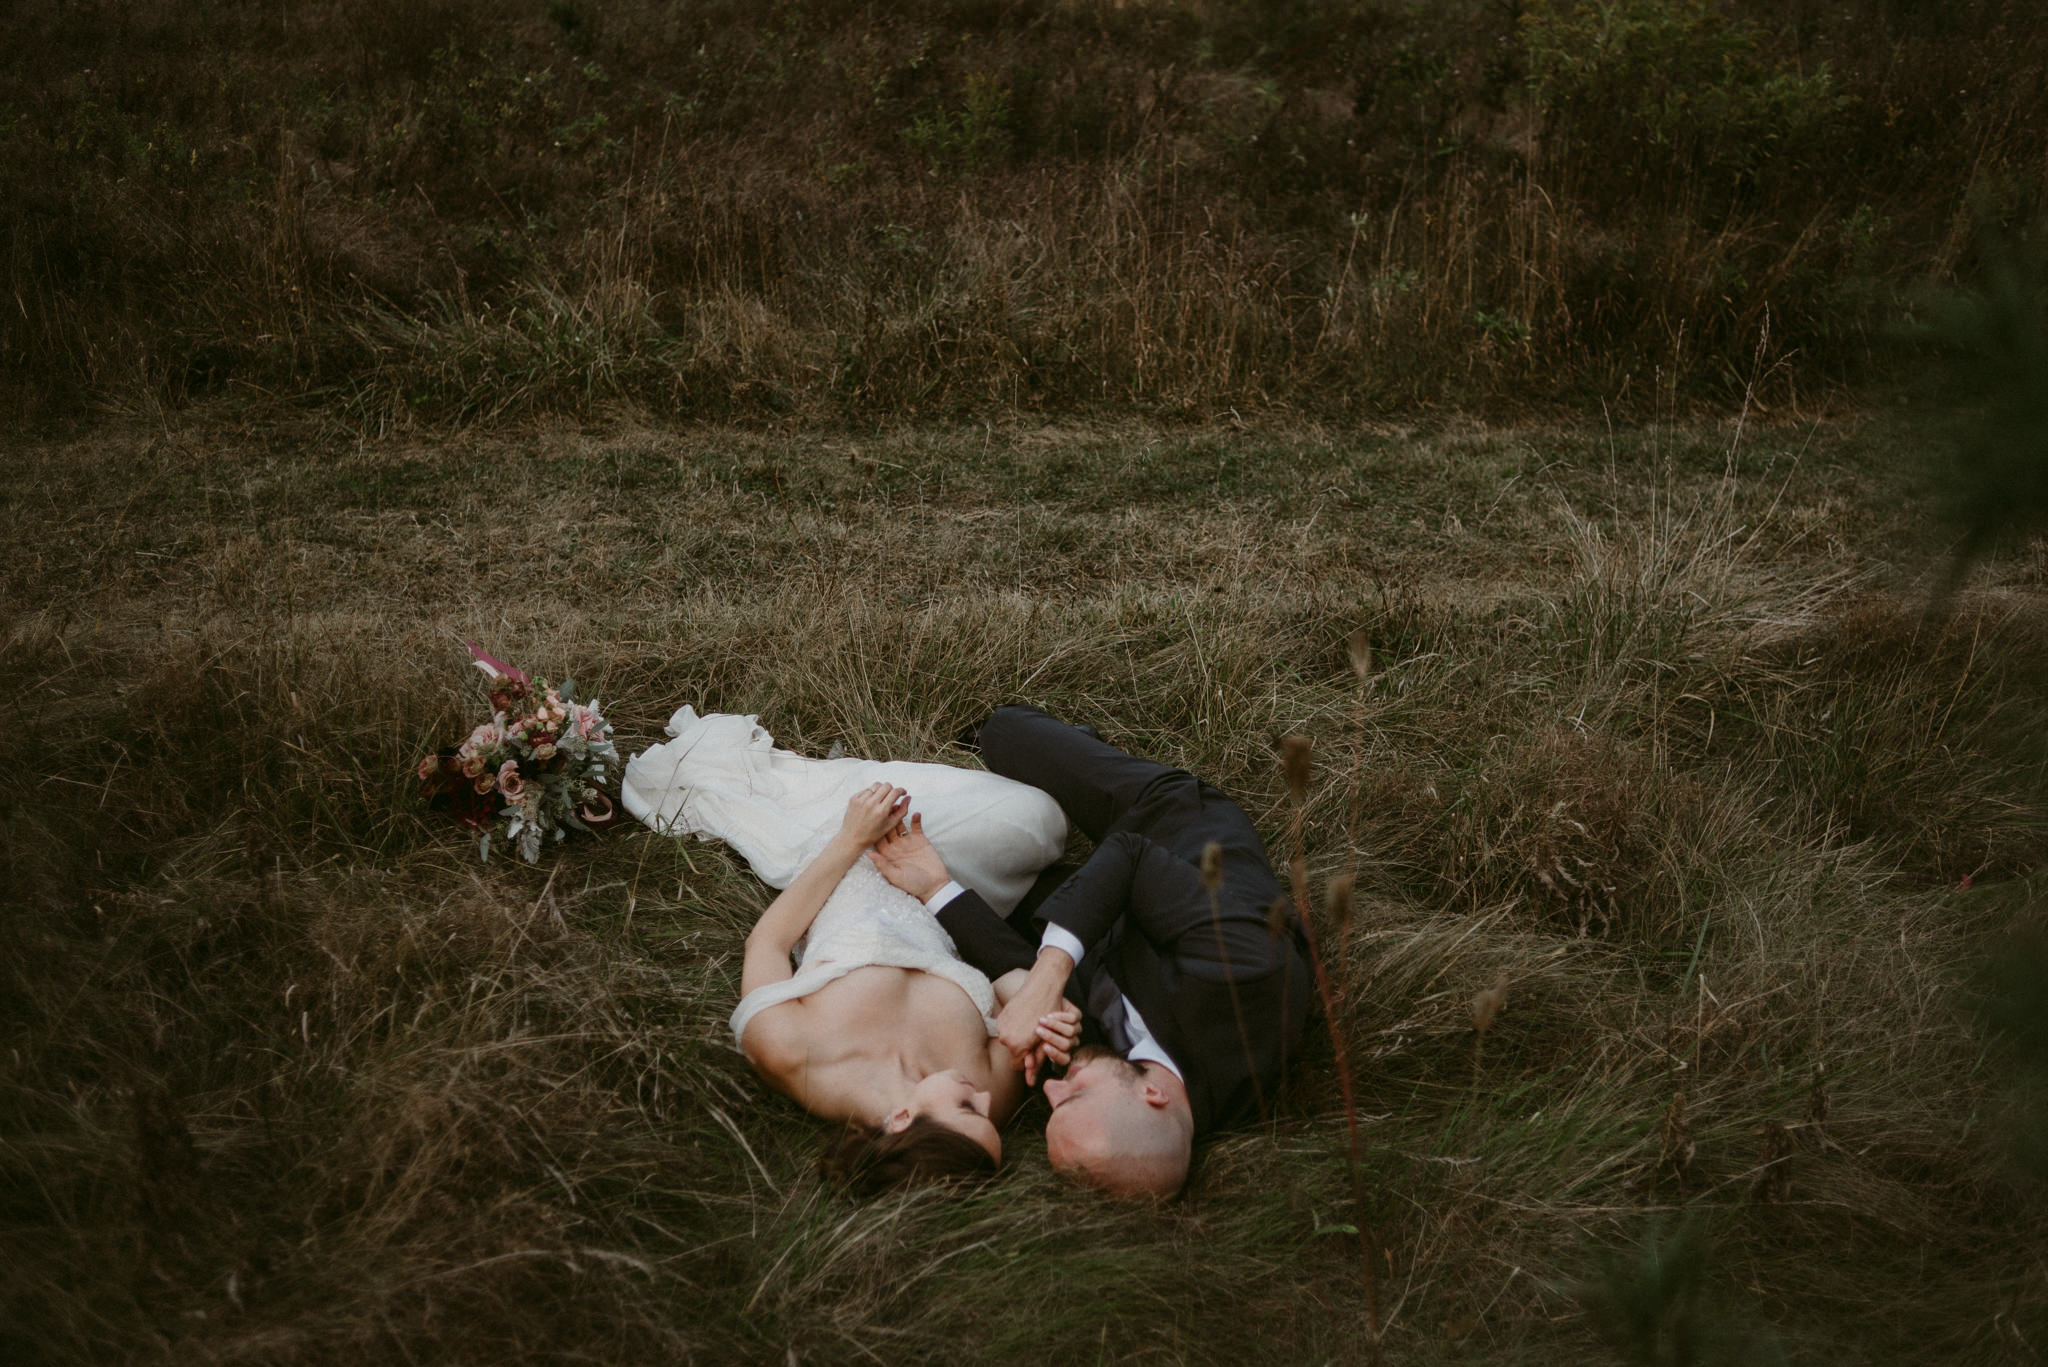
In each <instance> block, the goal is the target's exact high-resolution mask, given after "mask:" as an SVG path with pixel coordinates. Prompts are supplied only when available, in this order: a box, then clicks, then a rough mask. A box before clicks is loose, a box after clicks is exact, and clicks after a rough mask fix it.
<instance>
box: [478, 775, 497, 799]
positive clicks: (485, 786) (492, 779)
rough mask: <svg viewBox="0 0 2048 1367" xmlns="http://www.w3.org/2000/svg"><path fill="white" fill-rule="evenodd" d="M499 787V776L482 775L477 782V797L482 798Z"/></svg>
mask: <svg viewBox="0 0 2048 1367" xmlns="http://www.w3.org/2000/svg"><path fill="white" fill-rule="evenodd" d="M497 786H498V776H497V775H496V774H480V775H478V777H477V781H476V791H477V795H478V796H479V797H481V796H482V795H484V794H485V793H488V792H490V791H491V789H493V788H495V787H497Z"/></svg>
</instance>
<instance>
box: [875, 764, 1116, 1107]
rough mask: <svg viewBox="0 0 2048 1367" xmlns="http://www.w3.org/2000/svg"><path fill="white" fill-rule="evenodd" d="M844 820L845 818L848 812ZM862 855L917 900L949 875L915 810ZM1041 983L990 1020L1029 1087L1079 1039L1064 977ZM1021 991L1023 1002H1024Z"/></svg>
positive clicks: (1035, 979) (1041, 978)
mask: <svg viewBox="0 0 2048 1367" xmlns="http://www.w3.org/2000/svg"><path fill="white" fill-rule="evenodd" d="M876 786H877V787H883V786H886V785H882V784H877V785H876ZM855 801H856V802H857V801H859V799H858V798H856V799H855ZM890 810H891V811H892V812H895V811H897V810H898V809H897V808H895V807H892V808H891V809H890ZM848 819H849V820H851V815H850V814H849V818H848ZM868 858H870V859H872V860H873V861H874V864H875V867H876V868H877V869H879V870H881V873H882V876H883V877H884V878H886V879H888V880H889V881H890V882H891V883H893V884H895V885H896V886H897V887H899V888H901V889H902V890H903V891H905V892H907V893H909V894H910V895H911V896H912V897H915V898H916V899H917V900H918V901H920V902H922V901H925V900H926V899H928V898H929V897H930V896H931V895H932V894H933V893H935V892H937V891H938V890H939V889H940V888H943V887H944V886H946V884H947V883H948V882H950V881H952V877H953V875H952V874H951V873H950V872H948V871H947V869H946V861H945V860H943V859H941V858H940V857H939V852H938V850H937V849H936V848H935V847H934V846H933V845H932V842H931V841H930V839H928V838H927V837H926V835H925V833H924V817H923V815H922V814H921V813H916V812H913V813H911V815H910V817H909V819H908V820H907V821H906V820H904V819H903V817H902V816H901V815H900V814H898V815H896V816H894V817H893V818H892V820H891V821H890V823H889V826H888V828H887V829H886V830H885V831H883V832H882V834H881V838H880V839H879V840H878V841H876V843H875V847H874V848H873V849H872V850H870V851H868ZM1047 986H1048V980H1047V978H1046V975H1045V974H1042V973H1036V972H1034V973H1033V974H1032V976H1031V977H1030V978H1028V979H1027V980H1026V983H1025V987H1024V989H1023V990H1022V991H1020V993H1019V995H1017V996H1014V997H1012V998H1011V999H1010V1001H1009V1002H1008V1003H1007V1004H1006V1005H1005V1006H1004V1007H1003V1010H1002V1014H1001V1015H1000V1016H999V1017H998V1018H997V1021H996V1027H997V1035H996V1037H997V1038H998V1039H999V1040H1001V1041H1002V1043H1003V1047H1004V1048H1006V1049H1008V1050H1009V1051H1010V1059H1011V1061H1012V1062H1013V1063H1014V1064H1015V1065H1016V1067H1017V1069H1018V1071H1019V1072H1021V1073H1023V1074H1024V1081H1025V1083H1026V1085H1029V1086H1035V1085H1037V1082H1038V1075H1039V1073H1040V1072H1041V1071H1043V1069H1044V1067H1045V1065H1046V1064H1047V1063H1056V1064H1058V1065H1059V1066H1061V1067H1062V1068H1064V1067H1066V1065H1067V1064H1068V1063H1069V1062H1070V1061H1071V1060H1072V1058H1073V1053H1074V1047H1075V1046H1076V1045H1077V1044H1079V1043H1080V1041H1081V1008H1080V1007H1078V1006H1075V1005H1073V1004H1072V1003H1070V1002H1068V1001H1066V1000H1065V999H1064V998H1063V997H1062V996H1061V995H1060V993H1061V989H1062V988H1063V987H1064V986H1065V980H1064V975H1062V977H1061V979H1060V981H1059V982H1057V983H1051V984H1050V992H1048V991H1047ZM1027 995H1028V996H1029V997H1030V1004H1029V1005H1026V1004H1025V1003H1024V998H1025V997H1026V996H1027Z"/></svg>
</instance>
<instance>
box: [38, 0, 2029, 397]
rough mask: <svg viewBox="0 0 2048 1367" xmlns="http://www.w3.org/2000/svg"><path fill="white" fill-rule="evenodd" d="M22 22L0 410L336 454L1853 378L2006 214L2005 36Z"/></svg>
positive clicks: (1261, 22) (239, 13) (2014, 90)
mask: <svg viewBox="0 0 2048 1367" xmlns="http://www.w3.org/2000/svg"><path fill="white" fill-rule="evenodd" d="M1938 10H1939V12H1938V13H1937V12H1936V11H1934V10H1928V11H1925V12H1923V11H1921V10H1919V9H1916V8H1914V7H1909V6H1907V7H1902V6H1898V5H1894V4H1890V3H1884V2H1883V0H1855V3H1849V4H1838V5H1830V6H1826V7H1818V6H1812V5H1800V6H1794V7H1792V8H1790V9H1787V8H1786V7H1784V6H1779V5H1762V4H1750V3H1732V2H1731V3H1730V4H1728V5H1724V6H1706V5H1702V4H1698V3H1694V2H1693V0H1625V3H1620V4H1609V5H1597V6H1596V5H1590V4H1578V3H1566V0H1535V2H1532V3H1530V4H1528V5H1520V4H1517V5H1509V6H1502V5H1499V4H1494V3H1490V2H1488V3H1482V2H1481V0H1470V2H1469V3H1458V4H1439V5H1429V6H1407V5H1400V4H1394V3H1389V2H1388V0H1342V2H1340V3H1323V2H1322V0H1318V3H1315V4H1302V3H1294V2H1293V0H1262V3H1258V4H1251V5H1241V4H1232V5H1216V4H1207V3H1180V2H1179V0H1158V2H1156V3H1143V4H1131V5H1108V6H1104V5H1095V4H1064V3H1036V2H1035V0H1034V2H1033V3H1023V4H1016V5H1002V6H989V5H969V6H966V7H965V8H962V7H961V6H958V5H942V4H934V3H925V4H912V5H895V6H889V7H886V8H884V9H879V10H878V9H875V8H872V7H859V6H851V7H850V6H844V5H839V4H835V3H829V2H828V0H815V2H814V0H803V2H802V3H789V4H780V5H776V6H773V7H770V9H769V10H768V11H767V12H765V13H764V12H761V10H760V7H758V6H754V5H732V4H707V5H693V6H691V7H690V8H689V9H688V10H686V11H678V10H676V9H675V8H674V7H673V6H671V5H666V4H650V3H627V2H625V0H618V2H616V3H608V4H606V5H604V6H602V7H600V6H596V5H585V4H575V3H560V4H553V5H550V6H541V5H538V4H535V5H533V6H530V7H528V6H518V7H513V8H510V9H507V8H506V7H504V6H499V5H488V4H481V3H478V0H447V3H435V4H427V5H384V4H377V5H364V4H357V3H350V4H329V3H320V2H317V0H296V2H295V3H287V4H282V5H273V6H213V7H193V6H190V5H183V4H167V3H161V2H160V0H148V2H147V3H134V2H133V0H124V3H120V4H112V3H72V4H66V5H62V6H18V7H15V8H14V9H13V10H11V11H10V12H9V14H8V16H7V17H6V18H5V19H4V20H0V25H4V27H0V36H4V37H5V38H6V40H7V41H6V42H5V44H4V45H0V79H4V82H5V83H4V85H0V223H4V224H5V228H6V231H5V233H4V234H0V270H4V272H5V280H6V285H7V294H8V298H9V299H10V300H11V301H12V306H11V307H9V308H8V309H5V310H0V357H4V360H5V368H6V379H7V383H8V386H9V397H10V399H11V400H12V401H14V402H17V403H20V404H22V405H25V406H26V407H27V408H29V409H30V410H31V411H32V412H35V413H38V414H41V415H44V416H46V417H53V418H54V417H63V416H67V415H70V414H74V413H78V412H81V411H91V410H93V409H95V408H97V409H101V410H104V409H106V408H109V407H111V408H113V409H115V410H116V411H123V412H131V413H133V412H143V413H147V412H151V411H154V409H156V408H157V407H161V406H163V405H171V406H173V407H175V406H178V405H181V404H184V403H187V402H191V401H193V400H197V399H216V400H219V399H226V400H229V401H231V403H232V406H234V407H238V408H243V409H246V408H249V407H259V408H260V407H266V406H274V405H275V403H276V402H277V401H278V400H292V401H305V400H307V399H312V400H314V401H316V402H319V403H321V404H323V405H324V404H329V403H332V402H333V401H339V402H340V403H341V405H342V408H343V411H344V415H345V416H344V418H343V420H344V421H347V422H350V423H351V424H352V425H353V426H356V427H358V428H366V429H368V430H373V431H375V430H383V429H385V428H388V426H389V425H390V424H393V423H399V424H407V423H421V422H423V423H427V424H430V425H431V424H444V423H449V422H455V423H460V422H470V421H478V420H485V419H489V418H493V417H500V416H505V415H508V414H529V413H534V412H549V411H565V410H566V411H574V412H579V413H583V412H590V411H593V410H596V409H601V408H602V407H604V406H605V405H607V404H616V403H626V404H634V405H639V406H642V407H644V408H647V409H651V410H653V411H656V412H663V413H674V412H681V413H688V414H692V415H698V416H713V417H718V416H726V415H732V416H738V417H743V418H749V419H752V418H760V417H772V416H775V415H779V414H784V413H788V412H791V411H804V412H807V413H812V414H819V415H828V416H833V417H851V418H854V419H857V420H858V419H871V418H873V417H876V416H903V415H923V416H924V417H926V418H930V417H932V416H934V415H956V416H957V415H962V414H966V413H994V412H1015V411H1018V410H1027V411H1028V410H1033V409H1045V410H1047V411H1065V410H1069V409H1072V408H1073V407H1074V406H1076V405H1098V406H1103V407H1112V406H1128V405H1137V406H1139V407H1140V408H1142V409H1144V410H1146V411H1147V412H1150V413H1154V414H1162V415H1195V416H1219V417H1220V416H1222V415H1224V414H1225V413H1227V412H1230V411H1233V410H1235V411H1238V412H1240V413H1244V414H1248V413H1252V412H1255V411H1257V410H1260V409H1266V410H1273V409H1280V410H1289V411H1303V410H1306V411H1310V412H1316V413H1322V414H1336V413H1352V414H1355V413H1358V412H1370V411H1381V412H1384V411H1390V410H1395V409H1403V408H1406V407H1408V406H1410V405H1412V404H1413V403H1414V402H1416V401H1418V400H1422V401H1441V400H1444V399H1451V400H1454V401H1460V402H1463V403H1466V404H1468V405H1471V404H1489V403H1491V404H1494V405H1496V406H1500V407H1510V408H1512V407H1515V406H1518V405H1521V406H1526V405H1539V406H1541V405H1551V404H1555V403H1557V402H1558V400H1559V398H1560V397H1561V395H1565V394H1569V395H1573V396H1579V397H1585V398H1591V397H1594V396H1597V397H1599V398H1601V399H1603V400H1608V401H1611V402H1613V403H1614V404H1616V405H1619V406H1620V407H1622V408H1624V409H1629V410H1632V411H1634V412H1637V413H1648V412H1650V411H1652V410H1653V408H1654V406H1655V405H1656V404H1657V403H1658V402H1660V401H1661V400H1662V399H1664V397H1665V396H1666V395H1667V394H1668V392H1670V391H1671V390H1673V389H1677V390H1679V391H1681V392H1684V393H1685V394H1687V395H1688V396H1689V397H1694V398H1700V399H1706V400H1710V401H1725V402H1728V403H1729V404H1731V405H1732V404H1733V402H1734V401H1736V400H1737V399H1739V397H1740V396H1741V395H1742V393H1743V392H1744V390H1745V388H1746V386H1747V379H1748V376H1749V366H1748V357H1749V353H1750V349H1751V347H1752V346H1753V345H1754V341H1755V338H1756V336H1757V334H1758V331H1759V329H1760V328H1762V327H1764V326H1765V325H1768V326H1769V327H1770V328H1771V330H1772V332H1773V335H1774V336H1775V338H1776V339H1777V340H1776V345H1777V347H1778V348H1779V349H1780V350H1781V351H1782V352H1783V353H1785V354H1787V355H1795V354H1796V355H1797V356H1799V357H1800V359H1801V367H1800V368H1799V369H1798V370H1796V371H1795V370H1790V369H1787V370H1784V371H1781V372H1778V373H1777V374H1776V375H1775V376H1774V378H1773V383H1772V386H1771V390H1770V392H1769V393H1768V394H1766V395H1765V396H1763V397H1764V401H1765V402H1767V403H1769V404H1772V405H1773V406H1776V405H1780V404H1782V403H1787V402H1790V403H1797V402H1799V401H1800V400H1799V386H1802V385H1803V386H1805V388H1806V391H1807V393H1808V395H1809V396H1810V395H1811V394H1813V393H1814V392H1815V391H1816V390H1819V391H1826V390H1828V389H1830V388H1831V387H1833V386H1836V385H1839V384H1840V383H1841V382H1842V381H1844V380H1856V379H1867V378H1870V377H1871V376H1872V375H1873V374H1878V373H1882V372H1883V369H1884V367H1883V366H1882V365H1876V366H1873V360H1874V358H1873V354H1872V353H1873V350H1874V348H1876V347H1877V346H1878V344H1879V342H1880V340H1881V339H1882V337H1883V336H1884V333H1885V329H1886V328H1887V327H1889V326H1891V325H1893V324H1896V323H1897V322H1899V321H1900V320H1901V319H1902V318H1904V317H1905V316H1907V315H1908V314H1909V313H1911V312H1912V309H1913V305H1912V297H1913V291H1914V290H1916V289H1918V288H1920V287H1922V286H1924V285H1925V284H1926V283H1927V282H1929V281H1945V280H1947V279H1948V278H1950V277H1951V276H1952V274H1953V273H1954V272H1956V271H1957V270H1958V269H1959V268H1960V267H1965V266H1967V265H1968V264H1969V262H1970V260H1971V257H1972V251H1973V249H1972V243H1973V241H1974V238H1975V235H1976V234H1977V233H1979V232H1980V231H1983V230H1986V229H1991V230H2005V231H2014V232H2018V231H2023V230H2025V229H2026V228H2027V226H2028V225H2029V224H2031V223H2033V222H2034V221H2035V220H2036V219H2037V218H2038V215H2039V213H2040V210H2041V206H2042V203H2043V198H2042V196H2043V189H2044V186H2043V182H2042V171H2041V166H2040V159H2039V157H2038V148H2039V146H2040V142H2041V138H2042V136H2043V131H2044V130H2043V125H2042V119H2043V113H2042V106H2041V102H2040V100H2039V98H2038V90H2037V84H2038V82H2037V75H2038V71H2039V68H2040V63H2041V61H2042V54H2043V51H2044V47H2043V44H2044V42H2048V31H2044V30H2043V28H2042V25H2041V23H2040V21H2039V19H2038V17H2037V16H2035V14H2034V12H2033V11H2032V10H2031V9H2028V8H2027V7H2024V6H1990V5H1980V6H1945V7H1938Z"/></svg>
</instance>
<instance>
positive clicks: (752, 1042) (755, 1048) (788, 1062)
mask: <svg viewBox="0 0 2048 1367" xmlns="http://www.w3.org/2000/svg"><path fill="white" fill-rule="evenodd" d="M807 1007H808V1001H807V999H806V998H803V997H799V998H797V999H796V1000H795V1001H786V1002H777V1003H776V1004H775V1005H774V1006H771V1007H769V1008H767V1009H766V1010H764V1011H762V1012H760V1013H759V1014H758V1015H756V1016H755V1017H754V1018H753V1019H752V1020H750V1021H748V1022H747V1031H746V1033H745V1034H744V1035H742V1036H740V1051H741V1052H742V1053H744V1054H745V1055H746V1056H747V1062H749V1063H751V1064H753V1065H754V1071H755V1072H757V1073H759V1074H760V1075H761V1076H762V1077H764V1078H766V1079H767V1080H768V1081H770V1082H773V1083H777V1084H779V1085H781V1086H782V1087H783V1089H784V1090H785V1091H786V1090H788V1089H789V1087H790V1086H791V1085H792V1084H793V1083H794V1082H795V1080H796V1078H797V1076H798V1075H799V1074H800V1073H802V1071H803V1069H804V1065H805V1064H806V1063H807V1062H808V1061H809V1060H810V1059H811V1057H812V1055H813V1053H814V1050H813V1049H812V1047H811V1037H812V1035H813V1033H814V1031H813V1030H812V1028H811V1027H812V1021H811V1015H812V1012H811V1011H809V1010H808V1009H807Z"/></svg>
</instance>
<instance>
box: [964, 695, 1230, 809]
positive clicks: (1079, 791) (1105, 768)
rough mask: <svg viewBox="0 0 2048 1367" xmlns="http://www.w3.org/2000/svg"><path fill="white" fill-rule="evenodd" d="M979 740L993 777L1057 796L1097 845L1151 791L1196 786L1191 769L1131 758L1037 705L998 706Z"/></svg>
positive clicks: (986, 722) (1061, 806) (983, 759)
mask: <svg viewBox="0 0 2048 1367" xmlns="http://www.w3.org/2000/svg"><path fill="white" fill-rule="evenodd" d="M978 739H979V741H980V744H981V757H982V762H983V763H985V764H986V765H988V768H989V771H990V772H991V773H997V774H1001V775H1002V776H1003V777H1005V778H1014V779H1016V780H1017V781H1018V782H1020V783H1028V784H1030V785H1031V786H1032V787H1034V788H1042V789H1044V790H1045V791H1046V792H1048V793H1051V794H1052V796H1053V799H1054V801H1056V802H1058V803H1059V804H1060V808H1061V810H1063V811H1064V812H1066V814H1067V819H1068V820H1070V821H1072V822H1073V823H1074V824H1075V825H1076V826H1079V827H1080V828H1081V830H1082V831H1083V832H1084V833H1086V835H1087V836H1088V838H1089V839H1090V840H1093V841H1097V842H1100V841H1101V839H1102V837H1103V835H1104V834H1105V833H1106V832H1107V831H1108V830H1109V828H1110V827H1111V826H1112V825H1114V824H1115V823H1116V821H1117V820H1118V819H1119V818H1120V817H1122V816H1123V814H1124V813H1125V812H1127V811H1129V810H1130V809H1131V808H1132V807H1134V806H1136V805H1137V804H1138V803H1139V802H1140V801H1142V800H1143V799H1144V798H1145V797H1146V796H1147V794H1148V791H1151V790H1156V789H1157V788H1158V786H1159V785H1161V784H1163V783H1164V784H1172V783H1177V782H1183V781H1184V782H1186V783H1187V784H1189V785H1190V786H1192V785H1193V783H1194V778H1193V776H1192V775H1190V774H1188V773H1187V772H1186V771H1185V770H1181V769H1169V768H1168V767H1167V766H1166V765H1164V764H1160V763H1157V762H1156V761H1153V760H1149V759H1139V758H1138V757H1137V756H1135V755H1127V754H1125V753H1124V752H1123V751H1121V750H1119V749H1117V748H1116V747H1115V746H1114V745H1110V744H1108V743H1107V742H1105V741H1104V740H1103V739H1102V738H1101V737H1099V736H1094V735H1091V734H1089V733H1088V732H1086V731H1083V730H1081V729H1080V728H1078V727H1074V726H1069V725H1067V724H1066V723H1065V722H1063V721H1059V720H1057V719H1055V718H1053V717H1050V716H1047V715H1046V714H1045V713H1043V712H1041V711H1039V710H1038V709H1037V708H1035V707H1026V706H1022V705H1014V704H1013V705H1011V706H1008V707H998V708H997V709H996V710H995V712H994V713H993V714H991V715H990V717H989V719H988V720H987V721H985V722H983V723H982V724H981V732H980V735H979V737H978Z"/></svg>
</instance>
